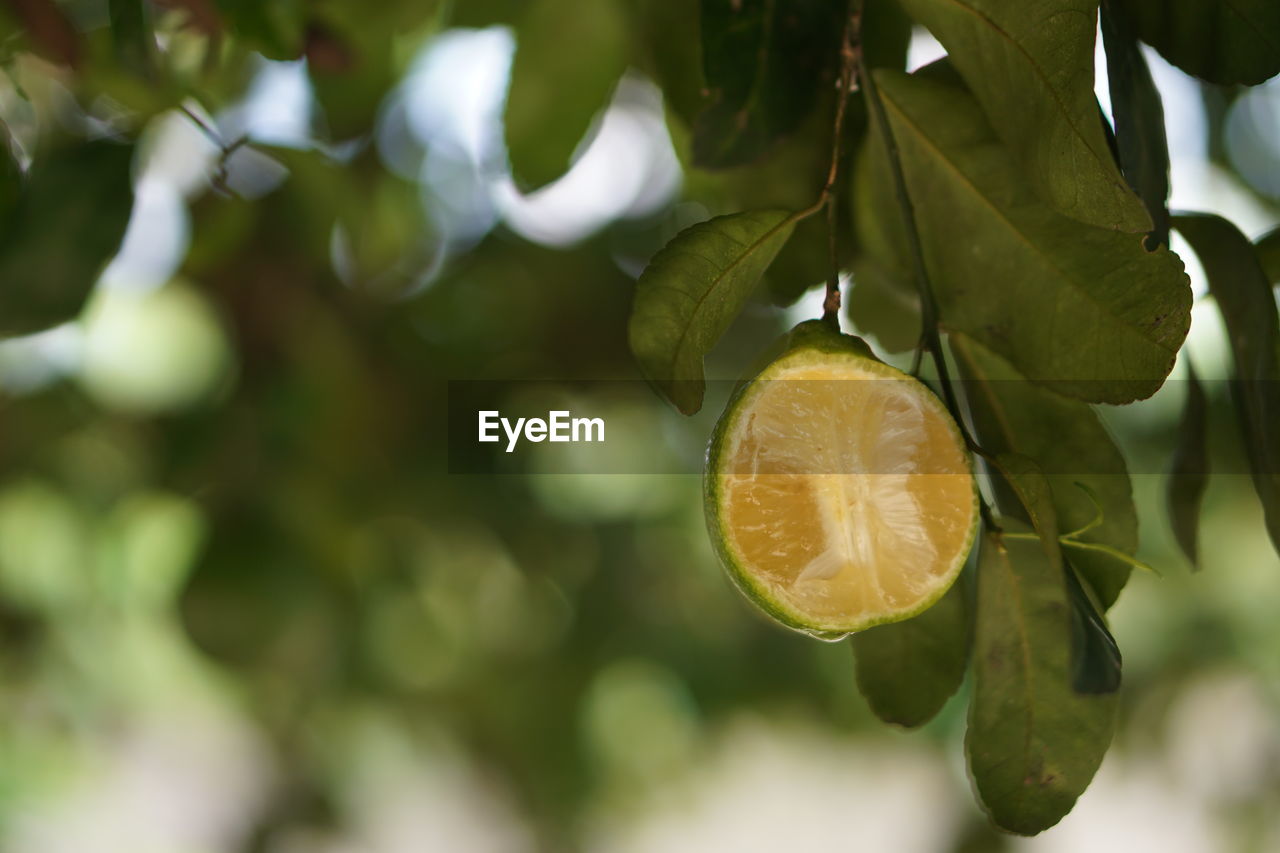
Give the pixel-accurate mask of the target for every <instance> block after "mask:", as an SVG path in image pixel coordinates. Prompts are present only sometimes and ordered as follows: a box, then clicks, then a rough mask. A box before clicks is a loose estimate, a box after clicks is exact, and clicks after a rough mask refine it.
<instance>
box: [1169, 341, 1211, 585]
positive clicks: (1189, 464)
mask: <svg viewBox="0 0 1280 853" xmlns="http://www.w3.org/2000/svg"><path fill="white" fill-rule="evenodd" d="M1186 386H1187V399H1186V403H1185V404H1184V406H1183V408H1182V420H1181V421H1180V422H1179V423H1178V443H1177V445H1176V446H1175V447H1174V450H1173V467H1172V469H1171V470H1170V472H1169V482H1168V486H1167V491H1166V492H1165V501H1166V505H1167V506H1168V509H1169V521H1170V523H1171V524H1172V525H1173V535H1174V538H1175V539H1177V540H1178V546H1179V547H1180V548H1182V553H1184V554H1186V555H1187V559H1188V560H1190V561H1191V565H1192V566H1193V567H1195V568H1199V566H1200V556H1199V548H1198V547H1197V540H1198V538H1199V536H1198V531H1199V528H1200V502H1201V501H1202V500H1203V499H1204V490H1205V487H1206V486H1208V485H1209V446H1208V442H1209V431H1208V411H1207V408H1208V407H1207V406H1206V405H1205V397H1204V388H1203V387H1201V385H1200V379H1199V377H1197V376H1196V371H1195V368H1194V367H1192V366H1191V361H1190V360H1189V359H1188V361H1187V381H1186Z"/></svg>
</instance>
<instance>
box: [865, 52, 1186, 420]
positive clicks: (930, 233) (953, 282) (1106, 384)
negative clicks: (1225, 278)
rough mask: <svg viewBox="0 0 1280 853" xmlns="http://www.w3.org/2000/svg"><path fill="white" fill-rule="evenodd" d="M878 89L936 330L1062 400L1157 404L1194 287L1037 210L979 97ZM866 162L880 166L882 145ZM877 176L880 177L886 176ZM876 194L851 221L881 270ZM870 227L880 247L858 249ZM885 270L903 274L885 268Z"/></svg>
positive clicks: (892, 243)
mask: <svg viewBox="0 0 1280 853" xmlns="http://www.w3.org/2000/svg"><path fill="white" fill-rule="evenodd" d="M876 79H877V81H878V82H879V83H880V86H879V89H880V93H881V95H882V97H883V99H884V102H885V107H886V112H887V114H888V117H889V121H890V124H891V126H892V130H893V134H894V137H895V139H896V141H897V145H898V148H899V149H900V153H901V157H902V159H903V166H904V171H905V173H906V180H907V185H908V190H909V192H910V194H911V197H912V198H913V199H916V200H918V203H917V204H916V206H915V215H916V220H917V222H918V223H919V227H920V235H921V241H922V243H923V250H924V255H925V264H926V266H927V268H928V270H929V275H930V278H931V280H932V284H933V288H934V290H935V295H936V298H937V301H938V307H939V312H940V315H941V320H942V324H943V326H944V327H945V328H946V329H949V330H952V331H961V332H964V333H965V334H967V335H969V336H970V337H972V338H973V339H974V340H976V341H978V342H979V343H982V344H983V345H984V346H986V347H988V348H989V349H991V350H993V351H995V352H996V353H998V354H1000V355H1001V356H1003V357H1004V358H1006V359H1008V360H1009V361H1010V362H1012V363H1013V364H1014V365H1015V366H1016V367H1017V369H1018V370H1019V372H1020V373H1022V374H1023V375H1024V376H1026V377H1027V378H1029V379H1032V380H1034V381H1037V382H1046V383H1051V384H1052V385H1053V387H1054V389H1055V390H1057V391H1059V392H1060V393H1063V394H1068V395H1070V396H1073V397H1077V398H1079V399H1082V400H1087V401H1090V402H1107V403H1126V402H1130V401H1132V400H1135V399H1140V398H1144V397H1147V396H1150V395H1151V394H1152V393H1154V392H1155V390H1156V389H1157V388H1159V387H1160V385H1161V383H1162V382H1163V381H1164V377H1165V376H1166V375H1167V374H1168V372H1169V370H1170V369H1171V368H1172V366H1173V361H1174V358H1175V355H1176V353H1177V351H1178V348H1179V346H1181V344H1182V340H1183V338H1184V337H1185V336H1186V333H1187V329H1188V327H1189V325H1190V309H1191V289H1190V287H1189V284H1188V281H1187V277H1186V275H1185V274H1184V273H1183V271H1182V265H1181V262H1180V261H1179V260H1178V258H1177V256H1176V255H1174V254H1172V253H1171V252H1169V251H1168V250H1166V249H1159V250H1157V251H1155V252H1147V251H1145V250H1144V249H1143V246H1142V237H1140V236H1136V235H1128V234H1121V233H1117V232H1115V231H1112V230H1109V229H1105V228H1096V227H1092V226H1088V225H1084V224H1082V223H1079V222H1077V221H1075V220H1074V219H1070V218H1068V217H1066V216H1063V215H1061V214H1059V213H1056V212H1054V211H1053V210H1052V209H1051V208H1050V207H1049V206H1048V205H1046V204H1044V203H1043V202H1041V201H1040V200H1039V199H1038V198H1037V197H1036V195H1035V194H1034V193H1033V192H1032V191H1031V190H1030V188H1028V187H1027V185H1026V181H1025V180H1024V179H1023V177H1022V175H1021V173H1020V172H1019V171H1018V169H1017V167H1016V166H1015V164H1014V163H1012V162H1011V158H1010V157H1009V153H1008V150H1007V149H1006V148H1005V147H1004V146H1003V145H1002V144H1001V143H1000V142H999V140H998V139H997V138H996V136H995V134H994V133H993V131H992V130H991V127H990V125H989V124H988V123H987V122H986V120H985V119H984V118H983V115H982V112H981V110H980V109H979V108H978V105H977V103H976V102H975V101H974V99H973V98H972V97H971V96H970V95H969V94H968V93H967V92H965V91H964V89H963V88H961V87H960V86H959V84H957V83H953V82H952V81H950V80H948V79H946V78H945V76H944V75H941V74H938V73H925V74H916V75H912V76H907V75H904V74H898V73H893V72H885V71H880V72H877V74H876ZM871 138H872V139H874V138H875V136H874V135H873V136H872V137H871ZM872 156H873V158H874V157H883V156H884V155H883V153H881V149H880V148H879V146H878V145H873V146H872ZM872 171H873V173H875V174H881V175H883V174H884V173H885V172H886V171H887V165H886V166H884V167H882V168H880V169H873V170H872ZM881 184H883V181H882V182H881ZM871 191H872V192H873V193H875V202H874V209H876V210H879V211H881V214H880V216H878V217H875V218H871V217H867V216H859V217H857V224H858V228H859V236H860V241H859V242H860V244H861V245H863V248H864V250H866V251H867V252H868V253H869V254H870V253H877V252H878V253H880V254H874V255H873V257H876V259H877V260H880V259H881V258H883V257H884V255H883V253H887V252H897V251H902V250H903V249H902V248H901V247H904V246H905V241H903V240H902V238H901V236H896V237H895V236H893V231H894V230H895V228H896V229H898V230H899V231H900V226H896V225H895V222H894V219H893V217H892V216H889V215H887V214H885V213H884V211H892V210H894V209H895V207H894V206H895V201H894V198H893V194H892V192H891V191H890V190H889V188H888V187H887V186H883V185H881V186H880V187H878V188H877V187H872V190H871ZM869 219H870V221H871V222H873V223H874V224H875V226H876V227H877V228H880V229H884V230H885V231H886V235H887V236H881V237H880V238H877V239H869V238H867V237H866V236H865V235H866V233H867V227H868V220H869ZM884 265H885V266H886V268H890V269H893V268H899V269H901V268H904V267H905V266H906V264H905V262H904V261H902V260H901V259H900V258H894V257H889V258H887V259H885V260H884Z"/></svg>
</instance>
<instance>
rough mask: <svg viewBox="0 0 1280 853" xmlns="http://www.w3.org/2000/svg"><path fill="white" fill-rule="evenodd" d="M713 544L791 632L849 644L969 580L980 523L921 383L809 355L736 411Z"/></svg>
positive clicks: (750, 388) (967, 474) (748, 392)
mask: <svg viewBox="0 0 1280 853" xmlns="http://www.w3.org/2000/svg"><path fill="white" fill-rule="evenodd" d="M706 498H707V510H708V523H709V526H710V528H711V533H712V539H713V541H714V542H715V544H716V546H717V549H718V550H719V552H720V556H721V558H722V560H723V562H724V563H725V564H726V567H727V568H728V569H729V572H730V574H731V575H732V576H733V578H734V580H735V581H736V582H737V584H738V585H739V587H741V588H742V589H743V591H744V592H745V593H746V594H747V595H748V596H749V597H750V598H752V599H753V600H754V601H755V602H756V603H757V604H759V605H760V606H761V607H763V608H764V609H765V610H766V611H767V612H769V613H770V614H771V615H773V616H774V617H775V618H777V619H778V620H779V621H781V622H783V623H784V624H786V625H788V626H790V627H793V628H797V629H799V630H803V631H806V632H809V633H813V634H815V635H819V636H828V637H830V636H837V637H838V636H842V635H844V634H847V633H850V632H853V631H858V630H862V629H864V628H869V627H871V626H873V625H878V624H882V623H885V622H892V621H897V620H900V619H905V618H907V617H909V616H912V615H914V614H916V613H918V612H920V611H921V610H923V609H924V608H926V607H928V606H929V605H930V604H932V603H933V602H934V601H936V600H937V599H938V598H939V597H941V596H942V594H943V593H944V592H945V591H946V590H947V588H948V587H949V586H950V585H951V583H952V582H953V581H954V580H955V578H956V576H957V575H958V574H959V572H960V569H961V567H962V566H963V564H964V561H965V558H966V557H967V556H968V553H969V550H970V548H971V546H972V544H973V540H974V536H975V533H976V530H977V525H978V504H977V492H976V490H975V486H974V480H973V474H972V470H971V466H970V460H969V456H968V453H967V452H966V450H965V447H964V442H963V439H962V438H961V436H960V433H959V431H958V429H957V428H956V425H955V422H954V421H953V420H952V419H951V416H950V415H949V414H948V413H947V411H946V409H945V408H944V407H943V405H942V403H941V402H940V401H939V400H938V399H937V397H935V396H934V395H933V394H932V393H931V392H930V391H929V390H928V389H927V388H926V387H925V386H924V385H923V384H921V383H920V382H918V381H916V380H915V379H913V378H911V377H909V376H907V375H906V374H904V373H902V372H900V371H898V370H896V369H895V368H892V367H890V366H888V365H885V364H883V363H881V362H879V361H877V360H875V359H874V358H870V357H867V356H865V355H861V354H859V353H857V352H854V351H852V350H848V351H840V350H838V349H832V348H823V349H819V348H815V347H808V346H803V347H799V348H796V349H793V350H792V351H791V352H789V353H787V354H786V355H784V356H782V357H781V358H779V359H778V360H777V361H775V362H774V363H773V364H772V365H770V366H769V367H768V368H766V369H765V370H764V371H763V372H762V373H761V374H760V376H758V377H757V378H756V379H755V380H753V381H752V382H751V383H750V384H748V385H747V386H746V387H745V388H744V389H743V390H742V391H741V392H740V393H739V395H738V396H737V397H736V399H735V400H733V401H732V402H731V403H730V404H729V408H728V409H727V410H726V412H725V414H724V416H723V417H722V418H721V421H720V424H719V425H718V426H717V429H716V433H715V435H714V436H713V438H712V443H711V449H710V452H709V454H708V468H707V481H706Z"/></svg>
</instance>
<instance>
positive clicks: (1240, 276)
mask: <svg viewBox="0 0 1280 853" xmlns="http://www.w3.org/2000/svg"><path fill="white" fill-rule="evenodd" d="M1174 227H1175V228H1177V229H1178V232H1179V233H1180V234H1182V236H1183V237H1185V238H1186V239H1187V242H1188V243H1190V244H1191V248H1192V249H1193V250H1194V251H1195V253H1196V255H1197V257H1199V258H1200V263H1201V265H1203V266H1204V271H1205V275H1206V276H1207V277H1208V279H1209V292H1210V293H1212V294H1213V298H1214V300H1215V301H1216V302H1217V303H1218V310H1220V311H1221V312H1222V319H1223V322H1224V323H1225V324H1226V327H1227V337H1228V339H1229V340H1230V341H1231V354H1232V356H1233V359H1234V361H1235V371H1234V376H1233V377H1232V378H1233V380H1234V381H1233V382H1232V383H1231V385H1232V388H1231V391H1232V398H1233V399H1234V401H1235V404H1236V410H1237V412H1238V414H1239V419H1240V429H1241V432H1242V433H1243V436H1244V446H1245V450H1246V451H1247V453H1248V456H1249V467H1250V469H1251V471H1252V473H1253V487H1254V489H1255V491H1257V493H1258V499H1259V500H1260V501H1261V502H1262V509H1263V512H1264V513H1265V515H1266V521H1267V532H1268V533H1269V534H1270V535H1271V542H1272V544H1273V545H1275V547H1276V549H1277V550H1280V317H1278V316H1277V312H1276V297H1275V294H1274V293H1273V292H1272V290H1271V283H1270V282H1268V281H1267V276H1266V274H1265V273H1264V272H1263V270H1262V264H1261V263H1259V261H1258V256H1257V255H1256V254H1254V251H1253V245H1252V244H1251V243H1250V242H1249V240H1248V238H1246V237H1245V236H1244V235H1243V234H1241V233H1240V230H1239V229H1238V228H1236V227H1235V226H1234V225H1232V224H1231V223H1230V222H1228V221H1227V220H1225V219H1223V218H1222V217H1220V216H1213V215H1211V214H1205V213H1187V214H1180V215H1177V216H1175V217H1174Z"/></svg>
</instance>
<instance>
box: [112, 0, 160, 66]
mask: <svg viewBox="0 0 1280 853" xmlns="http://www.w3.org/2000/svg"><path fill="white" fill-rule="evenodd" d="M108 10H109V11H110V15H111V38H112V41H113V42H114V44H115V49H116V56H118V57H119V59H120V62H121V64H122V65H124V66H125V67H127V68H129V69H130V70H132V71H134V72H135V73H138V74H142V75H145V76H149V75H151V74H152V73H153V71H154V69H155V49H156V37H155V33H154V32H153V31H152V29H151V14H150V10H149V8H148V6H147V4H146V3H144V2H143V0H110V2H109V3H108Z"/></svg>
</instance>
